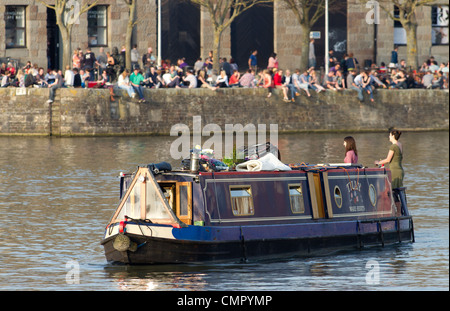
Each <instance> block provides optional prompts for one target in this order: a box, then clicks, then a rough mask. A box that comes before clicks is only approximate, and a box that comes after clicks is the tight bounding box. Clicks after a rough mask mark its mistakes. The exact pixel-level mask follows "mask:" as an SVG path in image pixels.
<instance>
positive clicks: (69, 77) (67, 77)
mask: <svg viewBox="0 0 450 311" xmlns="http://www.w3.org/2000/svg"><path fill="white" fill-rule="evenodd" d="M74 78H75V74H74V73H73V71H72V70H66V72H64V82H65V84H66V85H68V86H73V80H74Z"/></svg>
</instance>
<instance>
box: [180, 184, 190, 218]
mask: <svg viewBox="0 0 450 311" xmlns="http://www.w3.org/2000/svg"><path fill="white" fill-rule="evenodd" d="M188 190H189V188H188V187H187V186H180V194H179V195H180V216H188V215H189V209H188V204H189V202H188Z"/></svg>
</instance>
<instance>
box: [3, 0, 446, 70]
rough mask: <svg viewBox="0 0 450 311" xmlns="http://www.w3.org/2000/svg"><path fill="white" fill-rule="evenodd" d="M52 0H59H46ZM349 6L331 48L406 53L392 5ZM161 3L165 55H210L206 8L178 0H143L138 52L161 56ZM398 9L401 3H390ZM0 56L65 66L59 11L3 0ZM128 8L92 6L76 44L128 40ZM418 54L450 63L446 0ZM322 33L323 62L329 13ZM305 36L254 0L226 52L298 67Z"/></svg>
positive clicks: (423, 19)
mask: <svg viewBox="0 0 450 311" xmlns="http://www.w3.org/2000/svg"><path fill="white" fill-rule="evenodd" d="M44 1H47V3H50V4H52V1H54V0H44ZM83 1H84V0H68V3H69V6H68V10H67V16H68V18H70V16H74V15H73V14H72V15H71V13H73V12H74V10H76V9H77V8H79V7H80V5H81V2H83ZM345 2H346V4H345V5H346V7H347V9H346V10H345V12H344V13H330V15H329V20H330V49H333V50H335V51H336V52H337V54H338V55H342V54H343V53H345V52H352V53H353V54H354V55H355V57H356V58H357V59H358V60H359V62H360V64H361V66H364V65H365V64H370V63H372V62H376V63H377V64H380V63H381V62H385V63H386V64H388V63H389V61H390V54H391V51H392V50H393V48H394V46H395V45H398V46H399V58H400V59H402V58H405V59H406V44H405V43H406V41H405V35H404V32H403V31H402V28H401V25H400V26H399V24H398V23H396V22H394V21H393V20H392V19H391V18H390V17H389V16H388V14H387V13H386V12H384V11H383V10H379V11H378V12H377V13H379V15H378V17H379V20H377V21H376V22H373V21H372V22H371V10H372V9H373V8H374V7H373V6H371V5H370V3H376V1H367V3H368V4H367V5H366V4H365V3H363V2H361V0H347V1H345ZM158 3H161V12H162V15H161V38H162V40H161V55H162V58H163V59H170V60H171V61H172V62H174V61H176V59H178V58H181V57H185V58H186V60H187V62H188V63H191V64H193V63H194V62H195V60H196V59H197V58H198V57H202V58H203V59H205V58H206V57H207V56H208V52H209V51H210V50H211V49H212V46H213V31H212V26H211V21H210V19H209V16H208V13H207V12H206V11H205V10H203V9H200V8H198V7H197V6H195V5H193V4H191V3H188V2H185V1H177V0H162V1H158V0H149V1H137V7H136V17H137V26H136V27H135V30H134V32H133V39H132V43H133V44H137V46H138V51H139V54H140V55H143V54H144V53H146V52H147V48H148V47H152V48H153V51H154V54H155V56H156V55H157V53H158V51H157V47H158V35H157V34H158ZM392 11H393V12H394V13H395V8H394V7H392ZM0 16H3V18H0V62H5V61H7V60H8V59H10V60H15V61H17V62H18V63H19V64H25V63H26V62H27V61H31V62H33V63H37V64H38V65H39V66H42V67H44V68H59V67H60V66H61V63H62V44H61V36H60V35H59V30H58V27H57V26H56V16H55V12H54V11H53V10H52V9H50V8H47V7H46V6H44V5H43V4H42V3H40V2H39V1H29V0H3V1H2V2H1V4H0ZM127 22H128V7H127V5H126V4H125V3H124V1H123V0H99V1H98V4H97V5H96V6H95V7H94V8H92V9H91V10H90V11H89V12H87V13H85V14H82V15H81V16H79V18H78V19H77V21H76V24H75V26H74V27H73V33H72V48H73V49H75V48H81V49H83V50H85V49H86V48H87V47H88V46H89V47H91V49H92V51H93V52H94V53H97V52H98V50H99V49H100V47H103V48H104V49H105V51H111V50H112V49H113V47H117V48H119V49H120V48H121V47H122V46H123V45H124V44H125V34H126V27H127ZM417 22H418V25H419V27H418V35H417V40H418V55H419V62H422V61H424V60H426V59H427V58H429V56H430V55H433V56H434V57H435V58H436V60H437V61H438V62H447V61H448V58H449V56H448V55H449V46H448V2H447V3H446V4H445V2H443V1H437V2H436V4H434V5H430V6H425V7H421V8H419V9H418V10H417ZM312 30H313V31H315V34H316V35H318V39H317V40H316V42H315V45H316V48H315V50H316V56H317V59H318V65H319V66H320V65H323V62H324V55H325V44H324V37H325V36H324V31H325V28H324V19H323V18H322V19H321V20H319V22H318V23H317V24H316V25H315V26H314V28H313V29H312ZM304 35H308V36H309V35H310V34H303V33H302V30H301V27H300V26H299V24H298V22H297V20H296V18H295V16H294V14H293V13H292V12H291V11H290V10H289V9H287V8H286V7H285V6H284V5H283V3H282V1H275V2H274V3H273V4H271V5H268V6H260V7H255V8H252V9H250V10H249V11H247V12H246V13H244V14H243V15H242V16H240V17H239V18H238V19H237V20H236V21H235V22H234V23H233V24H232V26H231V27H229V28H228V29H227V30H226V31H224V33H223V35H222V41H221V47H220V53H221V56H222V57H227V58H228V59H230V58H234V59H235V61H236V63H237V64H238V65H239V67H240V68H241V69H245V68H247V59H248V56H249V55H250V53H251V51H252V50H254V49H257V50H258V51H259V53H258V62H259V63H258V65H259V67H265V66H267V59H268V57H269V55H270V54H271V53H272V52H276V53H277V54H278V60H279V63H280V67H281V68H289V69H295V68H297V67H298V66H299V62H300V55H301V53H302V48H301V45H300V38H301V36H304Z"/></svg>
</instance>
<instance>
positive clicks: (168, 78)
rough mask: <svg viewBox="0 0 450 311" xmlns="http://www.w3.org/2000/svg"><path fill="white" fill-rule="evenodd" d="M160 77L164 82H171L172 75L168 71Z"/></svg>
mask: <svg viewBox="0 0 450 311" xmlns="http://www.w3.org/2000/svg"><path fill="white" fill-rule="evenodd" d="M162 78H163V80H164V83H165V84H169V83H170V82H172V75H171V74H170V73H165V74H163V76H162Z"/></svg>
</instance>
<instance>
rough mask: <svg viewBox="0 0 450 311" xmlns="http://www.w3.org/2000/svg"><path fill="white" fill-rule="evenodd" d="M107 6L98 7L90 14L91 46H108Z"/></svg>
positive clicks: (89, 37)
mask: <svg viewBox="0 0 450 311" xmlns="http://www.w3.org/2000/svg"><path fill="white" fill-rule="evenodd" d="M107 9H108V7H107V6H106V5H97V6H95V7H93V8H92V9H90V10H89V12H88V40H89V46H107V45H108V39H107V33H108V18H107Z"/></svg>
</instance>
